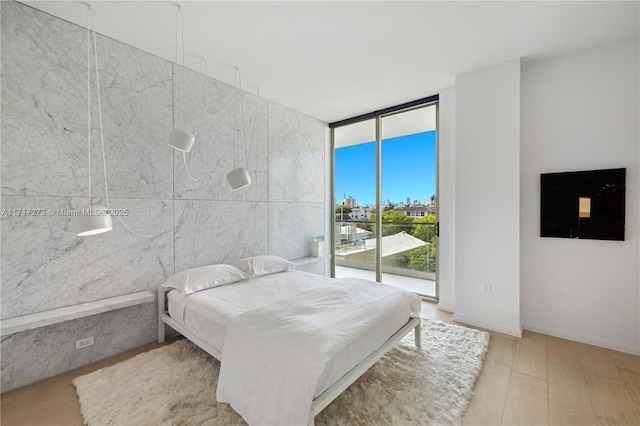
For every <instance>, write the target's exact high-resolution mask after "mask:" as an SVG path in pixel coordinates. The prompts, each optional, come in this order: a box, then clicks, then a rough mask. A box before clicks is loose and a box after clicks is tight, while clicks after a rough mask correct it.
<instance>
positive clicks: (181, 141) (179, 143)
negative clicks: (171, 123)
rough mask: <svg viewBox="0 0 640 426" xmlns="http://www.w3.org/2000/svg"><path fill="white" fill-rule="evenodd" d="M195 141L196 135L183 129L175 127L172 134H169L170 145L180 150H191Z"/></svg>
mask: <svg viewBox="0 0 640 426" xmlns="http://www.w3.org/2000/svg"><path fill="white" fill-rule="evenodd" d="M194 142H195V137H194V136H193V135H192V134H191V133H189V132H185V131H184V130H182V129H173V131H172V132H171V136H169V146H171V147H172V148H175V149H177V150H179V151H184V152H189V151H191V148H192V147H193V143H194Z"/></svg>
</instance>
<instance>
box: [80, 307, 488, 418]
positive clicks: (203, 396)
mask: <svg viewBox="0 0 640 426" xmlns="http://www.w3.org/2000/svg"><path fill="white" fill-rule="evenodd" d="M422 321H423V326H422V335H423V337H422V346H423V349H416V348H415V347H414V346H413V332H411V333H410V334H409V335H408V336H407V337H405V338H404V339H403V340H402V341H401V342H400V343H399V344H398V345H397V346H396V347H395V348H394V349H392V350H391V351H389V353H387V354H386V355H385V356H384V357H383V358H382V359H381V360H380V361H378V362H377V363H376V364H375V365H374V366H373V367H371V368H370V369H369V370H368V371H367V372H366V373H365V374H364V375H363V376H362V377H360V378H359V379H358V380H357V381H356V382H355V383H354V384H353V385H351V386H350V387H349V388H348V389H347V390H346V391H345V392H343V393H342V395H340V396H339V397H338V398H337V399H336V400H334V401H333V402H332V403H331V404H330V405H329V406H328V407H327V408H325V409H324V410H323V411H322V412H321V413H320V414H319V415H318V416H316V418H315V423H316V425H459V424H461V423H462V416H463V414H464V412H465V410H466V408H467V405H468V404H469V401H470V400H471V396H472V391H473V386H474V384H475V381H476V379H477V377H478V375H479V374H480V371H481V369H482V362H483V360H484V357H485V354H486V353H487V350H488V347H489V334H488V333H486V332H483V331H478V330H473V329H469V328H464V327H459V326H456V325H451V324H446V323H444V322H441V321H431V320H427V319H423V320H422ZM219 367H220V363H219V362H218V361H217V360H216V359H215V358H213V357H211V356H210V355H208V354H207V353H206V352H204V351H203V350H201V349H199V348H198V347H197V346H195V345H193V344H192V343H190V342H189V341H187V340H179V341H177V342H175V343H172V344H170V345H167V346H163V347H161V348H158V349H154V350H151V351H148V352H145V353H142V354H139V355H137V356H135V357H134V358H131V359H129V360H127V361H123V362H121V363H119V364H116V365H113V366H111V367H105V368H103V369H101V370H98V371H95V372H93V373H90V374H87V375H85V376H81V377H77V378H76V379H74V380H73V384H74V385H75V387H76V392H77V393H78V396H79V399H80V409H81V412H82V416H83V417H84V422H85V424H87V425H89V426H98V425H114V426H129V425H132V426H133V425H135V426H141V425H163V426H166V425H171V426H174V425H216V426H217V425H245V424H246V423H245V422H244V420H243V419H242V418H241V417H240V416H239V415H238V414H236V412H235V411H233V409H231V407H230V406H229V405H228V404H221V403H219V402H217V400H216V386H217V383H218V372H219Z"/></svg>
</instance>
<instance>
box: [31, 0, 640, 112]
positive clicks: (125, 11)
mask: <svg viewBox="0 0 640 426" xmlns="http://www.w3.org/2000/svg"><path fill="white" fill-rule="evenodd" d="M23 3H26V4H28V5H31V6H33V7H35V8H38V9H41V10H43V11H45V12H48V13H51V14H53V15H55V16H58V17H60V18H63V19H66V20H68V21H70V22H74V23H76V24H78V25H82V26H86V19H87V18H86V16H87V13H86V6H85V5H84V4H83V3H82V2H79V1H25V2H23ZM91 4H92V5H93V8H94V11H95V16H96V18H95V22H96V31H97V32H99V33H101V34H104V35H107V36H109V37H111V38H114V39H116V40H119V41H122V42H124V43H126V44H129V45H131V46H134V47H137V48H140V49H142V50H145V51H147V52H150V53H153V54H155V55H157V56H160V57H162V58H165V59H168V60H171V61H174V60H175V43H176V14H177V4H180V5H182V8H183V16H184V28H185V31H184V42H185V65H186V66H188V67H190V68H193V69H195V70H198V69H199V65H200V59H201V58H203V57H204V58H205V59H206V60H207V62H208V65H209V75H210V76H211V77H214V78H216V79H218V80H222V81H225V82H227V83H230V84H233V67H234V66H237V67H238V68H239V69H240V71H241V73H242V80H243V83H244V86H243V88H244V89H246V90H249V91H255V90H256V88H257V87H259V89H260V95H261V96H262V97H265V98H267V99H270V100H272V101H275V102H277V103H280V104H282V105H286V106H288V107H290V108H293V109H295V110H298V111H301V112H303V113H306V114H308V115H310V116H313V117H316V118H318V119H320V120H323V121H325V122H334V121H339V120H342V119H346V118H350V117H353V116H356V115H360V114H365V113H368V112H372V111H375V110H380V109H384V108H387V107H390V106H394V105H397V104H402V103H405V102H409V101H412V100H415V99H420V98H423V97H427V96H430V95H433V94H437V93H438V92H439V91H440V90H441V89H444V88H446V87H450V86H452V85H453V84H454V79H455V76H456V75H458V74H462V73H465V72H468V71H472V70H475V69H479V68H482V67H486V66H490V65H493V64H496V63H500V62H503V61H507V60H510V59H513V58H516V57H523V58H524V59H523V60H524V62H525V63H528V62H532V61H538V60H542V59H545V58H550V57H554V56H558V55H562V54H566V53H568V52H572V51H577V50H581V49H586V48H590V47H594V46H598V45H603V44H606V43H610V42H613V41H616V40H620V39H624V38H628V37H633V36H636V37H637V36H638V34H639V31H638V28H639V19H640V9H639V2H638V1H626V2H614V1H601V2H595V1H568V2H559V1H532V2H516V1H500V2H485V1H469V2H456V1H407V2H399V1H386V2H383V1H355V2H342V1H323V2H310V1H294V2H271V1H258V2H245V1H226V2H222V1H220V2H217V1H191V2H189V1H182V2H173V1H171V2H170V1H94V2H91Z"/></svg>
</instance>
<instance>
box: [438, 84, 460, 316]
mask: <svg viewBox="0 0 640 426" xmlns="http://www.w3.org/2000/svg"><path fill="white" fill-rule="evenodd" d="M455 96H456V90H455V88H453V87H451V88H448V89H444V90H441V91H440V102H439V110H438V112H439V114H438V118H439V121H440V122H439V123H438V130H439V132H438V221H439V222H440V237H439V238H438V290H439V298H440V300H439V302H438V308H439V309H442V310H445V311H449V312H454V311H455V307H456V303H455V302H456V287H455V284H456V270H455V267H456V263H455V258H456V251H455V242H456V241H455V238H456V196H455V194H456V123H455V112H456V110H455V108H456V98H455Z"/></svg>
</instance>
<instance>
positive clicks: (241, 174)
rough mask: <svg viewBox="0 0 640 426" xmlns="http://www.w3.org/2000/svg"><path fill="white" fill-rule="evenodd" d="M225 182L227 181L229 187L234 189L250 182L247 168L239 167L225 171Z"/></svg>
mask: <svg viewBox="0 0 640 426" xmlns="http://www.w3.org/2000/svg"><path fill="white" fill-rule="evenodd" d="M227 182H229V185H231V188H232V189H233V190H234V191H235V190H237V189H241V188H244V187H245V186H247V185H249V184H251V177H249V172H248V171H247V169H245V168H244V167H239V168H237V169H233V170H231V171H230V172H229V173H227Z"/></svg>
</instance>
